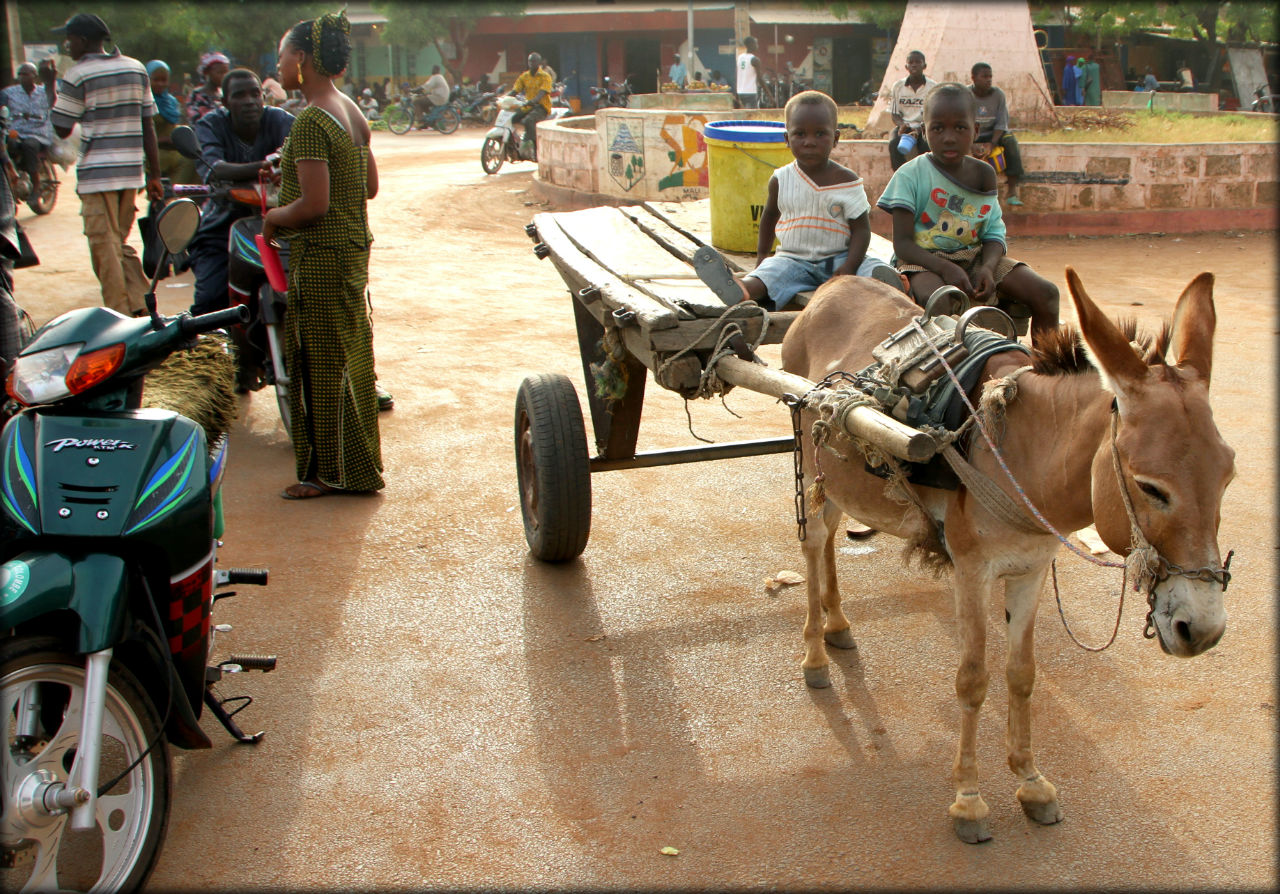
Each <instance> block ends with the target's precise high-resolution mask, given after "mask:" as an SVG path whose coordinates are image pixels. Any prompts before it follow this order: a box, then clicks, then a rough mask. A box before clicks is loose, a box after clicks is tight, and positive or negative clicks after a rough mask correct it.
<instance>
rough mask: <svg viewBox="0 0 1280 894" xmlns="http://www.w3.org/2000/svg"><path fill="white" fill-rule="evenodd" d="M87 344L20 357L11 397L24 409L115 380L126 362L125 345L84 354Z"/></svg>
mask: <svg viewBox="0 0 1280 894" xmlns="http://www.w3.org/2000/svg"><path fill="white" fill-rule="evenodd" d="M83 347H84V342H76V343H75V344H70V345H59V346H58V347H56V348H50V349H49V350H47V351H37V352H36V353H34V354H27V355H26V356H24V357H19V358H18V359H17V361H16V362H15V363H14V365H13V372H12V374H11V375H10V376H9V383H8V389H9V394H10V396H12V397H13V399H14V400H16V401H18V402H19V403H21V404H22V405H24V406H28V407H31V406H35V405H36V404H49V403H53V402H55V401H59V400H62V399H63V398H66V397H70V396H71V395H73V394H79V393H81V392H82V391H88V390H89V389H90V388H92V387H93V386H95V385H97V384H98V383H99V382H102V381H105V380H106V379H109V378H111V376H112V375H114V374H115V371H116V370H117V369H119V368H120V364H121V363H122V362H124V353H125V352H124V344H123V343H118V344H114V345H108V346H107V347H105V348H99V349H98V350H96V351H90V352H89V353H87V354H81V353H80V349H81V348H83Z"/></svg>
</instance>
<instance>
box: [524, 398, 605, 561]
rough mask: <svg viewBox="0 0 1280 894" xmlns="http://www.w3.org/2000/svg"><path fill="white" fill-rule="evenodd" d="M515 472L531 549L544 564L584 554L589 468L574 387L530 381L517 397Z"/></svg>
mask: <svg viewBox="0 0 1280 894" xmlns="http://www.w3.org/2000/svg"><path fill="white" fill-rule="evenodd" d="M515 444H516V473H517V477H518V480H519V483H520V511H521V513H522V514H523V515H524V537H525V540H527V541H528V542H529V550H530V552H532V553H533V554H534V556H535V557H537V558H539V559H541V560H542V561H544V562H565V561H568V560H569V559H573V558H576V557H578V556H580V555H581V554H582V551H583V550H584V549H586V547H587V535H588V534H590V533H591V468H590V461H589V459H588V457H587V434H586V429H585V428H584V427H583V424H582V409H581V407H580V406H579V405H578V393H577V392H576V391H575V390H574V387H573V383H572V382H570V381H569V379H568V378H567V377H565V376H562V375H559V374H556V373H543V374H541V375H537V376H529V377H528V378H526V379H525V380H524V381H523V382H521V383H520V391H519V393H518V394H517V395H516V421H515Z"/></svg>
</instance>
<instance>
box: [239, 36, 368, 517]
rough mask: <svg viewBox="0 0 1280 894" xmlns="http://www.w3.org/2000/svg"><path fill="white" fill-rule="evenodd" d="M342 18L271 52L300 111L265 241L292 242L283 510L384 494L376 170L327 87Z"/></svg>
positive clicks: (341, 59)
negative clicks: (288, 446) (370, 293)
mask: <svg viewBox="0 0 1280 894" xmlns="http://www.w3.org/2000/svg"><path fill="white" fill-rule="evenodd" d="M350 30H351V26H350V23H348V21H347V17H346V16H345V15H344V14H341V13H339V14H337V15H334V14H330V15H325V16H321V17H320V18H318V19H316V20H315V21H311V22H300V23H298V24H297V25H295V26H294V27H293V28H291V29H290V30H289V32H288V33H287V34H285V36H284V38H283V39H282V40H281V41H280V51H279V57H280V58H279V73H278V77H279V79H280V83H281V85H282V86H284V88H285V89H286V90H301V91H302V93H303V94H304V95H305V96H306V99H307V107H306V108H305V109H303V110H302V111H301V112H300V113H299V114H298V117H297V120H296V121H294V123H293V128H292V130H291V131H290V133H289V139H288V140H286V141H285V144H284V148H283V149H282V151H281V175H282V180H281V184H280V207H278V208H273V209H272V210H271V211H269V212H267V215H266V217H265V218H264V220H263V225H262V234H263V236H264V237H265V238H267V239H272V238H276V237H278V238H281V239H288V240H289V313H288V315H287V317H286V323H285V329H286V331H285V365H286V368H287V370H288V373H289V377H290V379H291V380H292V382H293V383H294V387H293V388H292V389H291V390H290V392H289V398H290V404H291V409H292V411H293V412H292V417H293V418H292V432H291V434H292V436H293V449H294V459H295V462H296V465H297V476H298V481H297V483H296V484H292V485H290V486H289V487H288V488H286V489H285V491H284V493H283V494H282V496H283V497H284V498H285V499H288V500H303V499H310V498H311V497H322V496H325V495H328V494H333V493H367V492H372V491H376V490H379V489H381V488H382V487H383V480H382V475H381V472H382V450H381V445H380V442H379V437H378V398H377V394H376V391H375V381H374V371H373V330H372V328H371V326H370V320H369V305H368V301H367V299H366V297H365V290H366V287H367V284H368V281H369V246H370V244H371V243H372V242H373V234H372V233H370V232H369V224H368V216H367V209H366V203H367V201H368V200H369V199H371V198H373V197H374V196H375V195H377V192H378V169H377V165H376V164H375V162H374V158H373V154H372V153H371V152H370V150H369V123H368V122H367V121H366V120H365V117H364V115H363V114H361V112H360V109H359V107H358V106H357V105H356V104H355V103H354V102H353V101H352V100H351V99H350V98H348V97H347V96H344V95H343V94H342V93H341V92H340V91H339V90H338V89H337V87H335V86H334V83H333V79H334V78H335V77H337V76H339V75H341V74H342V73H343V72H344V71H345V70H346V67H347V60H348V58H349V57H350V54H351V44H350V40H349V38H348V34H350Z"/></svg>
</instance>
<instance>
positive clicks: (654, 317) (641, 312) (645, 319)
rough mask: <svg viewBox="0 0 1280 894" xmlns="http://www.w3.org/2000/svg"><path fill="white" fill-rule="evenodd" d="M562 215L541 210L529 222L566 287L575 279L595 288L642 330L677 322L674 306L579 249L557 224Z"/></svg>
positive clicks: (670, 325) (603, 298)
mask: <svg viewBox="0 0 1280 894" xmlns="http://www.w3.org/2000/svg"><path fill="white" fill-rule="evenodd" d="M562 216H563V215H562V214H557V213H554V212H543V213H541V214H538V215H535V216H534V218H533V223H534V226H536V227H537V228H538V238H539V239H541V240H542V242H543V243H545V244H546V246H547V247H548V248H549V249H551V258H552V260H553V261H554V262H555V265H556V269H558V270H559V271H560V275H561V277H562V278H564V280H565V282H566V283H568V284H569V286H570V288H574V287H575V285H576V284H577V283H585V284H587V285H589V286H593V287H595V288H596V289H599V291H600V297H601V300H602V301H603V302H604V304H605V305H606V306H607V307H608V309H609V310H610V311H613V310H623V311H631V312H632V313H634V314H635V320H636V323H637V324H639V325H640V326H641V328H643V329H645V330H662V329H672V328H674V327H675V326H676V325H678V324H679V322H680V317H679V316H678V315H677V313H676V312H675V311H674V310H672V309H670V308H668V307H664V306H663V305H662V304H660V303H659V302H657V301H655V300H654V299H653V298H651V297H649V296H648V295H645V294H644V293H643V292H640V291H639V290H637V289H634V288H632V287H631V286H629V285H627V284H626V283H625V282H623V281H622V280H621V279H619V278H618V277H617V276H615V275H614V274H613V273H612V272H610V271H609V270H607V269H606V268H604V267H602V266H600V264H598V263H597V262H596V261H595V260H593V259H592V258H591V257H589V256H587V255H586V254H584V253H583V252H582V251H581V250H579V248H578V247H577V245H576V244H575V243H574V241H573V240H572V239H570V238H569V237H568V235H567V234H566V233H565V232H564V231H563V230H562V229H561V228H560V225H559V223H558V221H559V219H560V218H561V217H562ZM585 287H586V286H582V285H578V286H577V288H585Z"/></svg>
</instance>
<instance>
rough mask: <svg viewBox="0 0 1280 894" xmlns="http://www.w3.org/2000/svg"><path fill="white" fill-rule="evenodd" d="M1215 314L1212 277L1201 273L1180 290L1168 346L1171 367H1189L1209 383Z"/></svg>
mask: <svg viewBox="0 0 1280 894" xmlns="http://www.w3.org/2000/svg"><path fill="white" fill-rule="evenodd" d="M1217 322H1218V314H1217V312H1216V311H1215V310H1214V308H1213V274H1212V273H1201V274H1200V275H1199V276H1197V277H1196V278H1195V279H1193V280H1191V284H1190V285H1189V286H1187V287H1186V289H1184V290H1183V292H1182V295H1181V297H1179V298H1178V306H1177V308H1176V309H1175V310H1174V312H1173V331H1172V333H1171V334H1170V338H1169V345H1170V348H1171V349H1172V352H1173V357H1174V363H1175V364H1176V365H1178V366H1189V367H1191V368H1192V369H1194V370H1195V371H1196V372H1198V373H1199V374H1200V378H1202V379H1204V380H1205V382H1208V381H1209V369H1210V367H1211V366H1212V365H1213V330H1214V328H1215V327H1216V326H1217Z"/></svg>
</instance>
